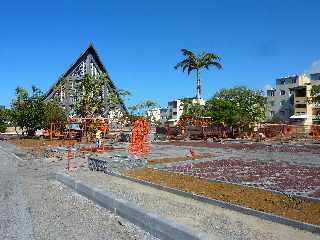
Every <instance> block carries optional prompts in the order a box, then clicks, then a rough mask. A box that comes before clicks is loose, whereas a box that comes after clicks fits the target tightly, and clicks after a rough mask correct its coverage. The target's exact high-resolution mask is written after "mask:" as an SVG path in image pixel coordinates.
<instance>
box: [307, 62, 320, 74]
mask: <svg viewBox="0 0 320 240" xmlns="http://www.w3.org/2000/svg"><path fill="white" fill-rule="evenodd" d="M318 72H320V59H318V60H316V61H313V62H312V63H311V65H310V67H309V69H308V73H309V74H310V73H318Z"/></svg>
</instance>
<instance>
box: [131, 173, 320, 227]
mask: <svg viewBox="0 0 320 240" xmlns="http://www.w3.org/2000/svg"><path fill="white" fill-rule="evenodd" d="M127 175H128V176H131V177H134V178H138V179H141V180H145V181H148V182H152V183H155V184H160V185H163V186H167V187H172V188H176V189H180V190H183V191H187V192H192V193H195V194H200V195H204V196H207V197H209V198H212V199H218V200H223V201H226V202H230V203H233V204H237V205H241V206H245V207H249V208H253V209H256V210H259V211H264V212H269V213H274V214H276V215H280V216H283V217H287V218H290V219H295V220H300V221H303V222H306V223H311V224H316V225H320V203H317V202H313V201H309V200H301V199H298V198H292V197H289V196H287V195H284V194H275V193H272V192H268V191H265V190H262V189H256V188H250V187H244V186H239V185H234V184H228V183H212V182H209V181H207V180H205V179H200V178H198V177H193V176H184V175H180V174H176V173H170V172H166V171H160V170H155V169H149V168H147V169H139V170H131V171H128V172H127Z"/></svg>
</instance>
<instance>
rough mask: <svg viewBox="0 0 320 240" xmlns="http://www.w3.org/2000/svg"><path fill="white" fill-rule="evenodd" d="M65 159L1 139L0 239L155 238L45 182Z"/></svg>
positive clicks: (53, 183)
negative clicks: (50, 173)
mask: <svg viewBox="0 0 320 240" xmlns="http://www.w3.org/2000/svg"><path fill="white" fill-rule="evenodd" d="M12 153H13V154H16V155H17V156H19V159H17V158H16V157H15V156H14V155H12ZM65 164H66V162H65V159H63V160H61V161H55V162H51V161H48V159H47V158H44V157H43V155H41V156H40V155H38V154H34V151H31V149H25V148H22V147H20V146H15V145H13V144H10V143H7V142H1V141H0V189H1V191H0V239H3V240H7V239H8V240H9V239H19V240H24V239H25V240H33V239H35V240H36V239H39V240H46V239H48V240H52V239H59V240H60V239H61V240H62V239H66V240H67V239H68V240H69V239H79V240H80V239H81V240H86V239H101V240H104V239H123V240H127V239H132V240H134V239H145V240H147V239H150V240H152V239H156V238H154V237H153V236H151V235H150V234H149V233H148V232H145V231H143V230H142V229H140V228H138V227H136V226H135V225H133V224H131V223H130V222H128V221H126V220H125V219H123V218H121V217H118V216H116V215H115V214H113V213H111V212H109V211H107V210H105V209H103V208H100V207H98V206H96V205H95V204H93V203H92V202H91V201H89V200H87V199H86V198H84V197H82V196H80V195H78V194H76V193H74V192H73V191H72V190H70V189H68V188H66V187H65V186H63V185H61V184H58V183H56V182H53V181H51V180H50V181H49V180H48V172H49V171H55V170H59V171H61V170H64V168H65Z"/></svg>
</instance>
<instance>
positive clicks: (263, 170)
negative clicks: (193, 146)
mask: <svg viewBox="0 0 320 240" xmlns="http://www.w3.org/2000/svg"><path fill="white" fill-rule="evenodd" d="M165 170H167V171H171V172H175V173H182V174H184V175H191V176H197V177H202V178H207V179H214V180H219V181H223V182H231V183H237V184H245V185H250V186H256V187H261V188H265V189H269V190H276V191H280V192H286V193H288V194H298V195H304V196H312V197H317V195H319V193H318V194H317V193H316V191H317V190H318V189H319V190H320V167H315V166H312V167H311V166H302V165H297V164H291V163H289V162H284V161H282V162H270V161H257V160H242V159H237V158H229V159H222V160H212V161H206V162H194V163H193V162H192V163H184V164H181V165H178V166H168V167H166V169H165ZM318 197H319V196H318Z"/></svg>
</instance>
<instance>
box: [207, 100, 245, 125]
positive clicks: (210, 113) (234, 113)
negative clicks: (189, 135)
mask: <svg viewBox="0 0 320 240" xmlns="http://www.w3.org/2000/svg"><path fill="white" fill-rule="evenodd" d="M205 108H206V113H205V115H206V116H207V117H211V118H212V120H213V122H214V123H216V124H226V125H227V126H229V127H236V126H237V124H238V122H239V118H240V115H239V113H238V109H237V107H236V105H235V104H233V103H232V102H230V101H228V100H224V99H218V98H212V99H210V100H208V101H207V102H206V106H205Z"/></svg>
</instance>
